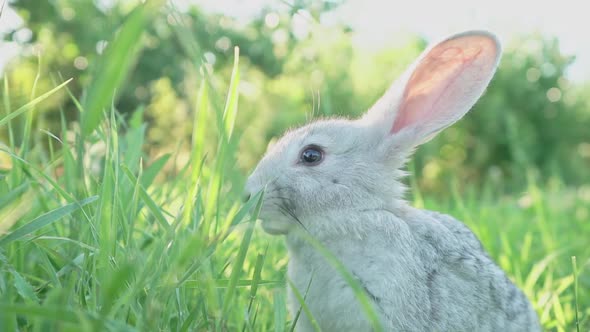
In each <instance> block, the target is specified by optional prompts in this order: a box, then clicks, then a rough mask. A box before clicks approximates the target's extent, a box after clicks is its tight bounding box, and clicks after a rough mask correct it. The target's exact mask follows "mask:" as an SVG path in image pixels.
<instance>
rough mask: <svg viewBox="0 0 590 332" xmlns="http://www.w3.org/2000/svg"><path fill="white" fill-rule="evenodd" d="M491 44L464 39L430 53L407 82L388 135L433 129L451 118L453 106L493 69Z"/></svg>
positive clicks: (493, 54) (473, 38) (445, 44)
mask: <svg viewBox="0 0 590 332" xmlns="http://www.w3.org/2000/svg"><path fill="white" fill-rule="evenodd" d="M491 43H493V42H491V40H489V39H488V38H481V37H478V36H464V37H460V38H458V39H452V40H448V41H445V42H442V43H441V44H439V45H437V46H436V47H434V48H433V49H432V50H430V51H429V52H428V54H426V56H425V57H424V58H423V59H422V60H421V61H420V63H419V64H418V66H417V67H416V69H415V70H414V72H413V73H412V75H411V77H410V79H409V80H408V83H407V85H406V88H405V90H404V94H403V97H402V101H401V104H400V106H399V107H400V108H399V110H398V112H397V117H396V119H395V121H394V124H393V126H392V129H391V132H392V133H397V132H399V131H400V130H401V129H403V128H406V127H408V126H413V125H414V126H415V125H418V124H423V125H424V126H426V127H431V126H436V125H437V124H439V123H444V122H446V119H447V118H454V117H455V116H454V115H456V114H454V112H456V110H455V109H454V108H456V106H457V104H461V99H463V98H469V90H470V89H473V85H478V84H480V82H478V81H481V76H482V74H483V75H486V74H485V73H486V72H487V70H489V69H491V68H493V65H494V62H495V60H494V59H495V52H496V49H495V44H494V45H491ZM491 46H493V47H491ZM486 51H487V52H486ZM490 51H491V52H490ZM480 59H481V60H482V61H476V60H480ZM485 84H487V82H486V83H485ZM464 112H467V110H465V111H464ZM464 112H463V113H462V114H460V115H459V117H460V116H462V115H463V114H464ZM455 120H456V119H455ZM433 122H434V123H433ZM451 122H452V121H451Z"/></svg>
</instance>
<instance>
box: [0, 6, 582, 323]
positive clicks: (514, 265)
mask: <svg viewBox="0 0 590 332" xmlns="http://www.w3.org/2000/svg"><path fill="white" fill-rule="evenodd" d="M146 8H147V7H146ZM149 9H150V10H152V9H151V8H149ZM150 10H147V9H146V10H145V11H139V13H138V12H134V13H132V15H136V16H132V17H131V18H130V19H129V20H128V21H127V23H126V24H127V25H126V26H127V27H128V28H127V30H125V29H126V28H125V27H123V30H122V31H120V33H119V34H118V35H117V37H116V39H115V42H113V43H111V45H110V46H109V47H110V48H111V49H110V50H109V51H107V52H106V55H105V56H106V58H107V59H105V60H104V62H103V63H102V64H101V66H108V64H109V61H110V60H109V59H108V57H110V56H112V57H113V58H118V57H126V58H125V59H123V60H121V59H120V58H118V59H119V60H120V61H119V62H118V66H119V67H117V68H118V69H119V70H118V71H115V70H97V71H96V74H95V77H94V79H93V81H92V83H91V84H90V87H89V90H88V93H87V94H86V96H85V97H84V98H83V99H82V100H81V101H78V100H76V99H75V96H71V97H72V98H73V99H74V100H75V102H76V104H77V105H78V106H79V110H80V112H81V119H82V125H81V127H80V129H74V130H70V131H68V129H67V127H66V126H65V125H64V126H63V130H62V132H61V133H55V134H51V133H46V132H43V131H41V130H39V129H38V128H33V129H32V130H31V136H36V137H37V139H38V140H44V141H45V142H46V144H45V145H46V146H47V147H48V148H47V149H46V150H40V149H39V148H38V147H34V146H32V145H25V149H21V148H20V147H19V146H16V145H15V144H14V140H13V139H11V140H9V142H8V145H7V147H6V148H4V149H3V152H0V153H6V154H9V156H10V158H11V160H12V166H11V167H10V169H9V170H6V171H5V172H3V173H2V178H1V179H0V327H2V330H7V331H16V330H20V331H46V330H63V331H69V330H71V331H81V330H82V331H195V330H196V331H200V330H207V331H228V330H229V331H267V330H272V331H285V330H291V329H292V328H293V323H294V321H295V320H296V317H291V316H289V315H288V314H287V313H286V306H285V302H286V295H285V289H286V287H287V285H288V283H289V281H288V280H286V276H285V267H286V263H287V260H288V258H287V255H286V251H285V248H284V246H283V245H282V242H281V239H280V238H273V237H270V236H268V235H265V234H263V233H262V232H261V231H260V230H259V228H257V227H256V226H255V220H256V214H257V210H258V209H259V207H260V202H261V200H262V196H261V195H258V196H256V197H255V199H253V200H250V201H249V202H248V203H245V204H242V203H241V202H240V200H239V193H240V192H241V184H242V183H243V182H244V174H241V173H240V172H239V171H238V170H236V169H235V167H233V165H235V159H236V155H237V154H238V151H237V150H236V149H237V148H236V147H237V144H236V143H237V141H238V139H239V132H236V131H235V130H234V122H235V119H236V112H237V111H238V104H239V103H238V84H239V79H240V77H239V73H240V70H239V62H238V60H239V51H238V49H236V52H235V62H234V70H233V71H232V77H231V83H230V86H229V88H228V91H227V93H223V92H221V91H215V89H214V88H213V87H212V85H211V84H210V76H209V75H205V74H207V73H208V72H207V71H206V69H204V70H203V73H204V75H203V79H202V81H201V82H200V86H199V87H198V92H197V93H196V95H197V97H196V101H195V104H194V111H195V112H194V120H193V123H194V126H193V128H194V129H193V135H192V141H191V153H190V158H189V160H188V161H187V162H186V163H185V164H180V165H178V162H176V163H175V162H174V161H175V160H176V157H177V153H172V154H168V155H164V156H162V157H159V158H157V159H155V160H146V159H145V158H144V155H143V154H142V152H141V149H140V147H141V146H143V143H144V138H145V130H146V127H145V124H144V123H142V121H141V111H138V113H137V114H136V116H134V117H133V118H132V119H130V120H129V121H124V120H123V119H121V118H120V117H119V116H118V115H117V113H116V112H115V111H114V110H113V109H109V108H108V105H109V103H110V101H109V100H111V99H112V98H114V91H116V90H117V88H118V87H119V85H120V84H121V82H123V78H124V76H125V75H126V74H127V72H129V71H130V69H131V68H132V64H133V61H132V59H133V56H134V53H133V52H132V53H128V51H129V50H135V51H134V52H137V48H138V47H139V46H138V45H137V43H138V40H139V38H138V34H139V33H140V31H141V29H140V28H139V27H141V25H142V24H145V22H147V20H148V18H149V17H150V15H153V13H152V12H151V11H150ZM125 31H126V32H125ZM183 39H184V42H183V43H184V45H185V47H186V49H187V50H189V51H190V52H192V51H191V50H193V51H194V50H196V49H197V47H196V46H195V45H192V44H191V43H192V42H191V40H190V39H188V40H187V38H186V35H184V37H183ZM195 52H196V51H195ZM196 55H197V53H195V56H196ZM196 63H197V64H196V66H198V61H196ZM67 82H68V81H64V83H62V84H58V85H57V86H56V88H55V89H53V90H51V91H48V92H47V93H43V94H41V95H40V96H39V97H36V98H32V100H31V101H30V102H29V103H27V104H26V105H24V106H22V107H19V108H16V109H14V110H12V108H11V101H10V97H9V96H10V94H9V93H8V92H9V91H10V84H9V83H10V82H8V81H6V80H5V81H4V89H5V91H6V92H7V93H5V94H4V96H5V100H3V104H4V107H5V109H6V110H7V113H6V114H4V115H0V126H3V127H6V128H7V131H8V132H9V133H11V132H12V126H13V121H11V120H13V119H14V118H15V117H17V116H22V115H23V114H24V113H25V112H30V113H29V114H33V113H32V112H34V106H35V105H37V104H39V103H42V102H43V100H44V99H45V98H47V97H49V96H50V95H51V94H53V93H58V92H59V93H67V92H68V91H67ZM220 97H221V98H220ZM105 110H106V112H105ZM209 124H211V125H209ZM68 137H73V139H66V138H68ZM212 137H214V138H215V142H214V143H215V144H213V146H215V148H214V149H213V150H209V151H208V149H207V146H208V144H209V143H211V142H210V141H208V140H211V139H212ZM209 145H210V144H209ZM93 151H100V152H99V153H95V152H93ZM170 164H175V165H176V166H179V167H178V169H179V171H178V172H176V174H173V175H166V176H164V175H163V170H164V168H165V166H166V165H170ZM414 189H415V192H416V194H415V196H414V197H415V204H417V205H419V206H423V207H426V208H430V209H437V210H441V211H444V212H448V213H450V214H452V215H454V216H456V217H457V218H460V219H462V220H464V221H465V222H466V223H467V224H468V225H469V226H470V227H472V228H473V229H474V230H475V232H476V233H477V234H478V236H479V237H480V238H481V240H482V242H483V243H484V245H485V246H486V248H487V249H488V250H489V251H490V253H491V255H492V256H493V257H494V258H495V260H496V261H497V262H498V263H499V264H500V265H501V266H502V268H504V269H505V270H506V271H508V273H509V274H510V276H511V277H512V278H513V280H515V282H516V283H517V284H518V285H519V286H521V287H522V288H523V289H524V291H525V292H526V293H527V295H528V296H529V297H530V298H531V299H532V300H533V302H534V304H535V308H536V310H537V311H538V313H539V314H540V317H541V320H542V323H543V325H544V327H545V328H546V329H548V330H557V331H571V330H573V329H574V328H575V326H576V323H577V324H578V326H579V329H580V331H586V330H589V329H590V319H589V317H590V294H589V289H590V273H588V265H589V259H590V246H588V243H589V240H588V239H590V223H588V220H587V218H586V219H584V217H581V218H580V216H579V215H580V213H578V212H577V211H581V210H583V209H587V206H588V202H587V200H586V199H587V196H585V195H586V194H585V193H582V192H576V191H575V190H571V189H568V188H562V187H559V186H555V187H551V188H549V187H548V188H543V187H541V186H539V185H538V184H537V182H536V181H535V180H534V179H533V177H531V180H530V186H529V188H528V190H527V192H526V193H525V194H523V195H522V196H521V197H501V196H499V195H500V194H499V193H498V192H496V191H495V188H494V187H493V186H492V185H490V186H488V187H486V188H474V190H473V191H472V192H468V193H461V194H459V193H458V191H457V190H455V189H454V187H453V186H451V187H450V188H449V192H450V195H449V197H448V199H447V200H446V201H444V200H440V199H439V200H436V201H435V200H433V199H432V198H429V197H428V196H427V195H425V194H421V193H420V192H419V191H418V188H414ZM318 248H320V246H319V245H318ZM320 250H321V249H320ZM327 255H329V254H327ZM571 256H576V257H577V262H578V263H579V264H577V265H574V266H573V267H572V264H571V260H570V257H571ZM334 264H336V265H337V262H335V263H334ZM576 290H577V291H576ZM300 291H301V294H299V295H300V296H301V297H302V298H304V296H305V292H304V291H305V290H300ZM302 310H306V308H302Z"/></svg>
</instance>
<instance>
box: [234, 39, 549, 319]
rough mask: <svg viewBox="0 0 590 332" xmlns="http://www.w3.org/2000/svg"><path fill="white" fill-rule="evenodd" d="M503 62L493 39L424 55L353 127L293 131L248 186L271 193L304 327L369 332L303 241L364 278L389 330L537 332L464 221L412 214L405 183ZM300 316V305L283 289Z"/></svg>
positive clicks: (448, 42) (344, 285)
mask: <svg viewBox="0 0 590 332" xmlns="http://www.w3.org/2000/svg"><path fill="white" fill-rule="evenodd" d="M500 55H501V45H500V43H499V41H498V39H497V38H496V37H495V36H494V35H493V34H491V33H490V32H486V31H467V32H463V33H459V34H456V35H452V36H450V37H448V38H446V39H444V40H442V41H440V42H439V43H436V44H434V45H433V46H431V47H429V48H428V49H427V50H426V51H424V52H423V53H422V54H421V55H420V57H419V58H418V59H417V60H416V62H415V63H414V64H412V65H411V66H410V67H409V69H407V70H406V71H405V72H404V73H403V74H402V75H401V76H400V78H399V79H398V80H396V81H395V82H394V83H393V84H392V86H391V87H390V88H389V89H388V90H387V91H386V92H385V94H384V95H383V96H382V97H381V98H380V99H379V100H378V101H377V102H376V103H375V104H374V105H373V106H372V107H371V108H370V109H369V110H368V111H367V113H365V114H364V115H363V116H361V117H359V118H357V119H344V118H334V119H324V120H319V121H316V122H313V123H310V124H307V125H305V126H303V127H301V128H298V129H295V130H291V131H288V132H287V133H286V134H285V135H284V136H283V137H282V138H281V139H279V140H278V141H277V142H276V143H275V144H274V145H273V146H271V147H270V148H269V150H268V151H267V153H266V154H265V156H264V157H263V158H262V160H261V161H260V162H259V164H258V165H257V166H256V168H255V170H254V171H253V173H252V174H251V175H250V176H249V178H248V179H247V181H246V187H245V194H246V195H247V196H249V197H252V195H254V194H256V193H259V192H261V191H263V190H264V196H263V202H262V205H261V209H260V213H259V219H261V225H262V227H263V229H264V230H265V231H266V232H267V233H269V234H274V235H284V236H285V238H286V243H287V248H288V251H289V255H290V260H289V263H288V272H287V274H288V278H289V279H290V280H291V282H292V286H294V287H295V288H296V289H297V290H298V292H299V293H300V294H301V295H302V296H304V301H305V304H306V306H307V308H308V309H309V312H310V313H311V315H310V317H308V316H307V315H306V313H305V311H301V315H300V317H299V319H298V321H297V325H296V330H297V331H314V330H315V327H314V323H312V317H313V319H314V321H315V324H317V326H319V328H320V329H321V330H322V331H371V330H373V325H372V324H371V321H370V320H369V319H368V318H367V315H366V314H365V311H363V309H362V306H361V304H360V302H359V299H358V297H357V296H356V295H355V293H354V291H353V288H352V287H351V286H350V284H349V283H348V282H346V281H345V278H344V277H343V275H342V273H339V272H337V270H336V269H335V268H334V266H333V265H332V264H330V263H329V262H328V261H327V260H326V256H325V254H321V253H319V252H318V251H317V250H316V249H315V247H314V246H312V245H310V243H309V241H307V240H306V236H310V237H312V238H313V239H314V240H316V241H317V242H318V243H320V244H321V245H322V246H324V248H326V249H327V250H328V251H329V252H331V253H332V254H333V255H334V256H335V257H336V258H337V259H338V260H339V261H340V262H341V264H342V266H344V268H346V270H347V271H348V272H349V273H350V275H351V276H352V277H353V278H355V279H356V281H358V284H359V285H360V286H361V287H362V290H363V291H364V292H365V294H366V295H367V298H368V299H369V302H370V304H371V306H372V308H373V309H374V313H375V314H376V316H377V320H378V322H379V324H380V325H381V328H382V329H383V330H385V331H540V330H541V327H540V324H539V320H538V317H537V315H536V313H535V311H534V309H533V307H532V305H531V303H530V302H529V301H528V299H527V298H526V296H525V295H524V293H523V292H522V291H521V290H519V289H518V288H517V287H516V286H515V285H514V284H513V283H512V282H511V281H510V279H509V278H508V277H507V276H506V274H505V273H504V272H503V271H502V270H501V269H500V268H499V267H498V266H497V265H496V264H495V263H494V261H493V260H492V259H491V258H490V257H489V255H488V254H487V253H486V251H485V249H484V248H483V247H482V245H481V243H480V241H479V240H478V239H477V237H476V236H475V235H474V233H472V232H471V230H470V229H469V228H468V227H467V226H465V225H464V224H463V223H461V222H460V221H458V220H456V219H454V218H452V217H450V216H448V215H444V214H441V213H438V212H433V211H427V210H421V209H417V208H414V207H412V206H410V205H409V203H408V202H406V201H405V200H404V197H403V196H404V192H405V188H404V185H403V184H402V182H401V179H402V178H403V177H404V176H405V172H404V171H403V170H402V168H403V166H404V163H405V162H406V160H407V159H408V158H409V157H410V155H411V154H412V152H413V150H414V149H415V148H416V147H417V146H418V145H420V144H422V143H424V142H426V141H428V140H429V139H431V138H432V137H433V136H434V135H436V134H437V133H438V132H440V131H441V130H443V129H444V128H446V127H448V126H450V125H451V124H453V123H455V122H456V121H458V120H459V119H460V118H461V117H462V116H463V115H465V114H466V113H467V111H468V110H469V109H470V108H471V107H472V106H473V105H474V104H475V102H476V101H477V100H478V99H479V97H480V96H481V95H482V94H483V92H484V89H485V88H486V87H487V85H488V84H489V82H490V80H491V79H492V76H493V75H494V73H495V71H496V67H497V66H498V63H499V60H500ZM288 302H289V311H290V313H291V315H292V316H293V317H295V316H296V314H297V312H299V311H300V309H301V303H299V301H298V299H297V296H295V293H294V291H293V289H292V288H290V289H289V291H288Z"/></svg>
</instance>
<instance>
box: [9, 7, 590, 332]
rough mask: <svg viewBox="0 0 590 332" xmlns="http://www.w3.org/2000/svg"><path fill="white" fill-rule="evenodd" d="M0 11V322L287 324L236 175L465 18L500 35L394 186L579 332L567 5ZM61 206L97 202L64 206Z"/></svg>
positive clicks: (587, 71) (573, 54)
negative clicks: (477, 245) (479, 83)
mask: <svg viewBox="0 0 590 332" xmlns="http://www.w3.org/2000/svg"><path fill="white" fill-rule="evenodd" d="M1 4H3V6H1V7H0V8H1V9H2V11H1V15H0V79H1V82H0V86H1V88H0V295H2V296H0V297H2V301H0V321H2V322H3V323H4V322H8V323H6V324H10V323H12V324H13V326H14V328H13V329H12V330H16V329H17V326H18V327H19V328H20V330H23V331H25V330H33V329H32V328H31V329H28V327H32V326H38V327H39V329H40V330H43V331H45V330H51V328H49V326H50V325H43V324H48V323H47V321H46V319H48V320H49V321H51V320H55V321H56V322H55V324H56V325H55V326H57V327H56V328H55V330H65V329H61V328H60V327H61V326H62V325H60V324H69V323H72V320H70V321H69V323H68V321H67V320H68V319H69V318H68V317H83V316H82V314H81V313H85V314H88V317H95V318H97V319H96V320H95V321H94V322H95V323H96V327H95V329H86V330H96V331H105V330H108V329H105V326H107V325H108V324H115V325H110V326H111V327H120V326H126V327H134V328H137V330H140V331H145V330H154V331H176V330H197V331H200V330H207V331H211V330H218V331H233V330H242V331H245V330H246V327H249V329H248V330H249V331H270V330H272V331H282V330H287V329H290V328H292V326H293V324H294V323H295V321H296V319H295V320H294V321H293V322H290V320H291V319H293V317H289V316H288V315H287V311H286V308H285V303H286V297H285V288H286V276H285V269H286V265H287V262H288V255H287V252H286V249H285V247H284V245H283V241H282V238H280V237H271V236H269V235H266V234H262V231H261V230H260V229H259V228H257V227H256V228H255V227H254V225H255V218H252V220H250V219H249V218H246V216H247V213H248V211H250V210H251V209H252V208H253V207H254V204H253V201H250V202H249V203H246V204H243V203H242V202H241V200H240V197H241V193H242V190H243V183H244V181H245V178H246V176H247V175H248V174H249V173H250V171H251V170H252V168H253V167H254V166H255V165H256V163H257V161H258V160H259V158H260V157H261V155H262V154H263V153H264V152H265V150H266V148H267V145H268V144H269V143H272V142H273V140H275V139H276V138H277V137H278V136H280V135H281V134H282V133H283V132H284V131H285V130H286V129H288V128H290V127H294V126H298V125H301V124H303V123H305V122H306V121H309V120H311V119H313V118H317V117H322V116H350V117H355V116H358V115H360V114H362V113H363V112H364V111H365V110H366V109H367V108H369V107H370V106H371V105H372V103H373V102H375V100H376V99H377V98H378V97H379V96H380V95H381V94H382V93H383V92H384V91H385V89H386V88H387V87H388V86H389V84H391V82H392V81H393V80H394V79H395V78H396V77H397V76H398V75H399V74H400V73H401V72H402V71H403V70H404V68H405V67H406V66H407V65H408V64H410V63H411V62H412V61H413V60H414V59H415V58H416V56H417V55H418V54H419V53H420V52H421V51H422V50H423V49H424V48H425V47H426V46H427V45H428V44H429V43H430V42H433V41H435V40H437V39H440V38H443V37H444V36H447V35H449V34H451V33H456V32H458V31H462V30H467V29H487V30H490V31H493V32H494V33H496V34H497V35H498V36H499V38H500V39H501V41H502V44H503V45H504V55H503V57H502V61H501V63H500V67H499V69H498V71H497V73H496V75H495V77H494V79H493V80H492V83H491V85H490V86H489V88H488V89H487V92H486V93H485V95H484V96H483V98H481V100H480V101H479V102H478V103H477V104H476V106H475V107H474V109H473V110H472V111H471V112H470V113H468V114H467V116H465V117H464V118H463V119H462V120H461V121H459V122H458V123H457V124H455V125H453V126H452V127H450V128H448V129H446V130H445V131H443V132H442V133H441V134H440V135H438V136H437V137H436V138H435V139H434V140H432V141H430V142H428V143H427V144H425V145H423V146H422V147H420V148H419V149H418V151H417V154H416V155H415V157H414V158H412V160H411V161H410V163H409V165H408V168H409V170H410V174H412V175H411V176H409V177H408V178H407V179H406V180H407V182H408V184H409V186H410V187H411V188H412V190H411V194H410V193H409V194H408V195H409V197H408V199H409V200H410V201H411V202H412V204H413V205H415V206H417V207H419V208H428V209H431V210H436V211H441V212H444V213H448V214H451V215H453V216H455V217H457V218H458V219H460V220H461V221H464V222H465V223H466V224H467V225H468V226H469V227H470V228H471V229H472V230H473V231H474V232H475V234H476V235H477V236H478V237H479V238H480V239H481V241H482V243H483V245H484V246H485V248H486V249H487V250H488V252H489V253H490V256H491V257H493V258H494V260H495V261H496V262H497V263H498V265H499V266H501V267H502V268H503V269H504V270H505V271H507V273H508V274H509V276H510V277H511V279H512V280H514V281H515V282H516V284H517V285H519V287H521V288H522V289H523V290H524V291H525V293H526V294H527V296H529V298H530V299H531V300H532V301H533V303H534V305H535V309H536V310H537V312H538V313H539V315H540V318H541V321H542V324H543V327H544V329H545V330H548V331H572V330H574V325H575V324H576V323H578V324H579V330H580V331H582V330H583V331H587V330H589V328H588V327H589V326H590V292H589V291H588V289H590V274H589V273H588V268H590V259H589V258H590V246H588V238H590V222H589V221H590V171H589V169H590V84H589V82H590V43H588V38H587V34H588V32H587V29H586V30H583V29H580V26H583V25H584V24H583V23H584V22H585V21H587V13H588V12H587V10H586V9H585V7H586V4H585V3H584V2H582V1H575V0H562V1H559V2H555V1H553V2H540V1H534V0H521V1H514V0H496V1H489V2H487V3H486V4H482V3H481V2H477V3H476V2H475V1H468V0H455V1H438V2H435V1H421V0H414V1H410V2H406V3H401V2H394V1H385V0H384V1H362V0H348V1H344V0H343V1H340V0H338V1H336V0H334V1H318V0H275V1H269V0H248V1H239V0H202V1H188V0H183V1H181V0H173V1H165V0H148V1H141V0H92V1H91V0H87V1H80V0H9V1H2V0H0V5H1ZM138 36H139V37H138ZM236 47H238V48H239V58H238V60H239V66H238V62H237V61H236V59H235V57H234V54H236ZM238 69H239V70H238ZM232 77H233V78H234V81H233V84H231V79H232ZM70 78H72V79H73V80H72V81H70V82H69V83H68V84H67V85H65V88H61V89H59V88H56V87H57V86H58V85H60V83H62V82H64V81H66V80H67V79H70ZM61 86H62V87H63V86H64V85H63V84H62V85H61ZM50 90H52V91H53V93H49V94H47V92H48V91H50ZM47 95H49V97H48V98H46V99H45V97H44V96H47ZM238 96H239V98H238ZM238 99H239V101H238ZM31 103H32V104H34V105H32V104H31ZM23 105H24V106H23ZM112 110H115V111H116V112H110V114H109V111H112ZM236 111H237V113H235V112H236ZM25 112H27V113H26V114H24V113H25ZM235 114H237V118H234V115H235ZM102 115H106V116H102ZM234 120H235V121H234ZM140 147H141V149H140ZM414 174H415V175H414ZM410 195H411V196H410ZM80 200H83V202H86V203H88V204H90V203H89V202H91V200H98V202H97V204H90V205H89V206H87V207H84V208H83V209H81V210H80V211H76V212H74V213H72V215H71V216H69V217H64V218H62V217H63V216H64V215H63V213H65V212H64V211H65V210H64V209H74V208H81V207H80V206H77V205H76V204H78V203H76V202H79V201H80ZM60 213H62V214H60ZM47 215H50V217H47ZM51 215H52V216H53V217H51ZM48 218H49V219H51V220H49V221H47V220H48ZM43 220H44V221H43ZM40 221H42V222H40ZM250 221H254V222H250ZM47 223H52V224H51V226H49V225H47ZM170 226H173V227H170ZM17 227H20V228H17ZM23 229H24V230H23ZM5 232H8V234H7V235H3V233H5ZM47 241H49V242H47ZM8 242H10V243H9V244H8V245H7V243H8ZM238 247H239V248H238ZM248 248H250V249H249V250H248ZM573 256H575V257H577V259H578V262H579V264H578V265H576V264H577V263H576V260H575V258H572V257H573ZM4 257H7V259H5V258H4ZM73 266H75V268H73V269H72V268H71V267H73ZM57 271H59V272H57ZM63 271H66V272H63ZM68 271H70V272H68ZM62 272H63V273H62ZM48 280H49V281H48ZM179 280H180V281H179ZM126 281H127V282H128V283H129V285H130V286H129V287H127V286H126V285H127V283H126ZM238 281H239V282H238ZM258 282H264V286H262V284H261V287H260V289H259V293H258V294H259V295H258V296H257V295H256V292H257V289H258ZM71 285H77V286H75V287H74V286H71ZM104 285H107V286H106V287H103V286H104ZM108 285H112V288H109V286H108ZM118 287H120V288H118ZM578 287H579V289H580V291H579V293H578ZM119 290H121V292H119ZM234 292H235V294H236V295H235V296H234V295H233V294H234ZM120 294H123V295H120ZM119 295H120V298H119ZM5 298H6V299H8V300H7V301H5V300H4V299H5ZM115 302H116V303H117V304H114V303H115ZM7 303H8V304H7ZM105 304H106V305H105ZM23 305H30V308H32V309H31V310H30V311H28V312H26V313H24V314H23V312H24V311H23V310H24V309H23V308H29V307H23ZM55 308H57V309H58V310H64V311H63V312H64V313H67V314H56V311H55V310H54V309H55ZM41 309H43V310H41ZM68 310H70V311H68ZM253 312H256V314H254V320H253V321H252V320H250V318H251V317H252V316H251V314H252V313H253ZM60 313H61V311H60ZM578 314H579V317H578ZM17 316H18V319H17ZM76 323H77V322H76V321H75V320H74V321H73V323H72V324H73V325H72V326H73V328H72V329H71V330H72V331H80V330H84V329H81V328H80V327H79V326H78V325H76ZM213 323H214V324H215V325H214V326H215V328H210V326H209V324H213ZM105 324H106V325H105ZM117 324H121V325H117ZM180 324H181V325H182V328H177V327H178V326H179V325H180ZM211 326H213V325H211ZM3 327H4V326H3ZM7 329H8V330H11V328H10V326H9V327H8V328H7ZM111 330H117V331H120V330H124V329H122V328H112V329H111ZM126 330H133V329H131V328H130V329H126Z"/></svg>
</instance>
